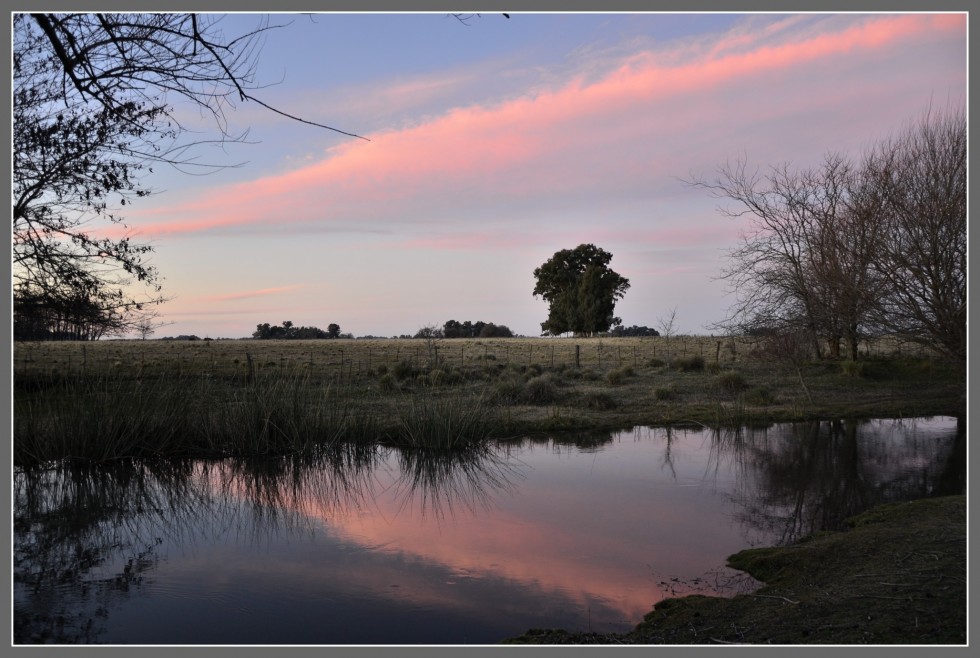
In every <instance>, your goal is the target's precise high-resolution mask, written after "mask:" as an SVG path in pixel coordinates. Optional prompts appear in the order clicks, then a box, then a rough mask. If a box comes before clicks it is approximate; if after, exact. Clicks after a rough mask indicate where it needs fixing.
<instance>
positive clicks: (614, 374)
mask: <svg viewBox="0 0 980 658" xmlns="http://www.w3.org/2000/svg"><path fill="white" fill-rule="evenodd" d="M634 374H635V373H634V372H633V368H631V367H630V366H625V367H623V368H620V369H618V370H610V371H609V372H607V373H606V381H607V382H609V383H610V384H612V385H613V386H618V385H619V384H622V383H623V382H625V381H626V380H627V378H629V377H632V376H633V375H634Z"/></svg>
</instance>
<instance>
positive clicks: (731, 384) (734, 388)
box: [715, 370, 745, 393]
mask: <svg viewBox="0 0 980 658" xmlns="http://www.w3.org/2000/svg"><path fill="white" fill-rule="evenodd" d="M715 383H716V384H717V385H718V388H720V389H721V390H722V391H725V392H728V393H738V392H739V391H742V390H743V389H744V388H745V378H744V377H742V373H740V372H737V371H735V370H727V371H725V372H723V373H721V374H720V375H718V377H717V379H716V380H715Z"/></svg>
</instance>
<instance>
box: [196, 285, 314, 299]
mask: <svg viewBox="0 0 980 658" xmlns="http://www.w3.org/2000/svg"><path fill="white" fill-rule="evenodd" d="M302 287H303V286H279V287H278V288H262V289H259V290H248V291H245V292H236V293H231V294H228V295H214V296H211V297H207V298H206V300H207V301H209V302H227V301H233V300H236V299H251V298H253V297H266V296H268V295H277V294H279V293H282V292H291V291H293V290H299V289H300V288H302Z"/></svg>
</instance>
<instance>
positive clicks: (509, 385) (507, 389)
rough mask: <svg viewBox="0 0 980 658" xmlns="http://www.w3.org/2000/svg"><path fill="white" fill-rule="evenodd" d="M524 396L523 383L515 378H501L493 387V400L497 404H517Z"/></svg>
mask: <svg viewBox="0 0 980 658" xmlns="http://www.w3.org/2000/svg"><path fill="white" fill-rule="evenodd" d="M523 395H524V382H523V381H521V380H520V379H517V378H516V377H501V378H500V379H498V380H497V381H496V383H494V385H493V398H494V400H495V401H499V402H517V401H518V400H520V399H521V397H522V396H523Z"/></svg>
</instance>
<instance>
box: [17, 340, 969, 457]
mask: <svg viewBox="0 0 980 658" xmlns="http://www.w3.org/2000/svg"><path fill="white" fill-rule="evenodd" d="M666 341H667V339H665V338H623V339H489V340H482V339H453V340H441V341H432V342H428V341H425V340H411V339H401V340H397V339H393V340H384V339H375V340H319V341H258V340H227V341H193V342H187V341H180V342H178V341H162V340H155V341H104V342H96V343H54V342H52V343H17V344H15V349H14V360H15V363H14V384H15V388H14V391H15V395H14V430H15V431H14V436H15V457H16V456H18V455H31V454H37V455H41V454H43V455H48V456H51V455H58V454H62V453H64V454H72V452H71V450H68V448H69V447H71V446H72V445H75V446H76V447H77V445H78V444H77V443H73V442H72V441H71V435H73V434H77V435H79V436H81V435H82V434H84V435H85V436H87V437H88V438H87V439H86V441H85V444H86V445H88V446H89V448H86V450H87V451H89V450H91V451H92V454H94V455H97V456H98V458H100V459H103V458H109V457H108V455H106V454H104V453H105V451H104V450H102V448H101V445H100V444H99V443H98V442H99V433H100V432H103V431H104V430H111V432H110V435H111V436H113V437H115V438H114V442H116V443H117V444H118V445H119V446H126V449H125V452H127V453H130V454H131V453H133V452H134V451H136V452H140V449H139V448H140V443H144V444H148V446H149V447H150V451H151V452H153V453H154V454H160V453H163V454H166V453H167V452H168V451H169V450H170V448H168V447H167V446H171V447H173V449H177V446H180V448H179V449H180V451H182V452H184V453H193V452H194V451H195V450H197V449H198V448H200V449H201V450H206V451H214V450H218V451H219V452H220V451H222V450H225V448H222V446H225V445H229V443H230V442H231V441H232V439H229V438H228V437H229V436H231V435H235V436H238V435H240V434H241V435H243V436H252V438H251V439H244V440H243V441H241V442H238V443H237V444H236V445H234V446H232V447H231V448H229V449H230V450H233V451H236V452H246V453H247V452H249V451H250V450H251V448H250V447H249V446H253V447H254V448H255V449H256V450H257V451H260V452H261V451H276V450H297V449H303V448H304V447H305V446H310V445H312V444H315V443H317V442H318V439H317V437H321V436H322V437H328V438H329V441H330V442H334V443H336V442H344V441H351V440H355V441H370V440H377V441H390V442H395V443H397V442H403V441H406V440H407V438H408V435H409V434H411V435H412V436H416V437H417V436H425V435H431V436H435V435H436V429H437V428H436V427H428V428H427V427H426V424H427V423H430V422H431V423H435V424H439V423H441V424H443V425H448V426H452V427H466V426H467V425H466V423H468V422H470V420H473V422H475V423H476V424H477V425H478V426H479V427H480V428H481V429H480V431H479V432H478V434H479V435H480V436H481V437H482V436H484V435H487V436H512V435H528V434H534V433H538V432H543V433H552V432H556V431H565V430H583V429H627V428H630V427H633V426H637V425H678V424H701V425H709V426H713V427H714V426H739V425H744V424H758V423H771V422H779V421H790V420H803V419H812V418H829V417H838V418H839V417H852V418H857V417H869V416H877V417H903V416H904V417H908V416H928V415H940V414H942V415H961V414H965V408H966V396H965V376H964V373H963V372H962V370H961V369H959V368H957V367H955V366H951V365H949V364H945V363H942V362H940V361H935V360H932V359H929V358H923V357H918V356H903V357H895V356H893V357H890V358H880V357H878V358H865V359H864V360H863V361H862V362H861V367H860V368H854V367H853V366H852V365H848V363H844V364H842V363H839V362H828V361H820V362H813V363H808V364H803V365H802V367H801V368H800V369H798V368H797V367H796V366H795V365H790V364H785V363H781V362H779V361H774V360H772V359H771V358H768V357H765V356H762V355H761V354H762V353H761V352H760V350H759V349H758V348H759V345H758V344H757V343H755V342H753V341H750V340H740V341H733V340H731V339H718V338H714V337H710V336H705V337H677V336H674V337H672V338H671V339H670V351H671V360H672V362H673V363H674V364H678V363H700V361H701V360H702V359H703V360H704V367H696V368H695V367H690V368H687V367H685V368H683V369H682V368H679V367H670V366H668V364H667V363H666V362H665V361H664V360H663V358H662V357H664V356H665V352H666ZM869 351H870V352H871V353H872V354H873V353H874V351H873V348H869ZM576 352H577V353H578V365H577V366H576V360H575V359H576ZM257 390H262V391H266V392H268V394H261V395H257V394H256V391H257ZM139 391H143V392H144V393H141V394H139V395H137V392H139ZM328 391H329V395H327V392H328ZM423 395H424V396H426V401H427V406H420V401H419V398H420V396H423ZM465 409H472V410H478V411H479V413H480V418H479V419H466V418H462V417H456V418H455V419H454V420H452V421H451V422H450V421H449V420H446V413H448V411H447V410H450V411H454V413H455V411H456V410H465ZM419 410H422V411H425V412H426V414H423V416H427V417H419V416H418V415H417V413H416V412H418V411H419ZM428 412H431V413H428ZM444 412H445V413H444ZM413 414H416V415H413ZM440 418H441V420H440ZM406 419H409V420H406ZM409 421H410V422H409ZM73 428H78V429H77V431H76V430H75V429H73ZM86 428H88V429H86ZM93 428H94V429H93ZM235 428H239V429H241V431H239V429H235ZM409 430H411V431H409ZM453 432H456V431H455V430H452V431H451V432H450V434H452V433H453ZM161 433H162V436H157V435H158V434H161ZM178 435H179V436H178ZM456 435H458V432H456ZM193 437H197V438H193ZM324 440H327V439H324ZM457 441H458V439H453V440H452V441H448V440H447V442H448V443H455V442H457ZM444 443H445V442H444ZM58 446H62V447H61V448H59V447H58ZM25 448H28V449H27V450H25ZM73 449H74V448H73ZM109 452H110V453H112V452H116V451H115V450H109ZM25 458H27V457H25Z"/></svg>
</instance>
